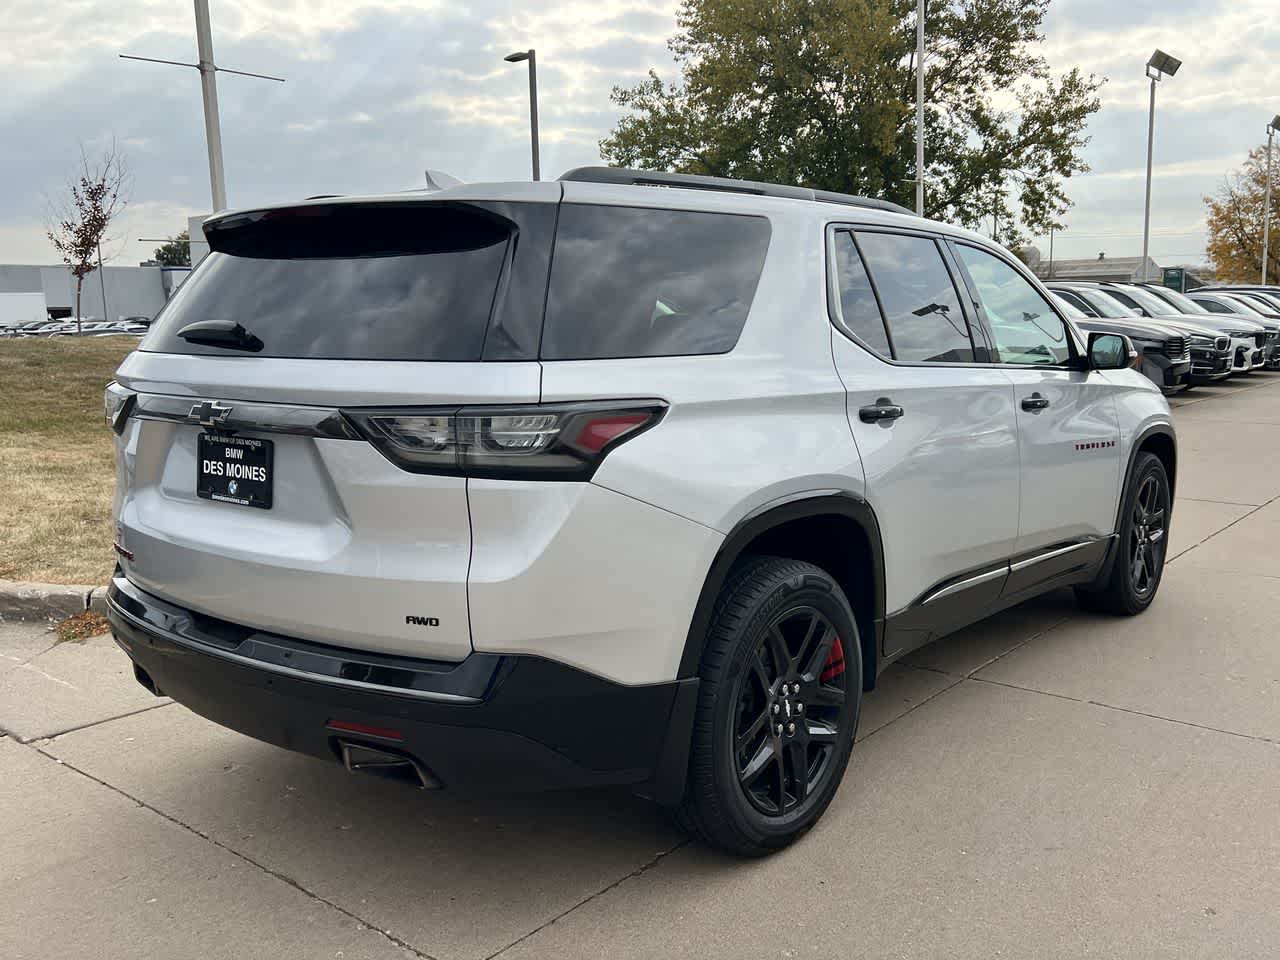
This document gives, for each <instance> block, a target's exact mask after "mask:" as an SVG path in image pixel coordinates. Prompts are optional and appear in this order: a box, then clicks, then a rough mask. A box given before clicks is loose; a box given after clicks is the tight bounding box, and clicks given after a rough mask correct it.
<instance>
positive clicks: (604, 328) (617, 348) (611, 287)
mask: <svg viewBox="0 0 1280 960" xmlns="http://www.w3.org/2000/svg"><path fill="white" fill-rule="evenodd" d="M769 234H770V228H769V221H768V220H767V219H765V218H764V217H754V216H739V215H734V214H720V213H704V212H693V211H685V210H655V209H644V208H636V207H612V206H596V205H588V204H564V205H562V206H561V208H560V220H559V224H558V226H557V229H556V243H555V252H554V254H553V256H552V261H551V282H550V287H549V290H548V294H547V310H546V318H545V321H544V324H543V334H542V356H543V358H544V359H547V360H585V359H606V358H614V357H663V356H684V355H689V354H708V353H726V352H728V351H729V350H732V349H733V347H734V345H735V344H736V343H737V342H738V337H739V335H740V334H741V333H742V327H743V325H744V324H745V323H746V320H747V313H748V311H750V309H751V301H752V299H753V298H754V296H755V292H756V284H757V283H758V282H759V280H760V271H761V270H762V269H763V267H764V259H765V254H766V253H767V252H768V249H769Z"/></svg>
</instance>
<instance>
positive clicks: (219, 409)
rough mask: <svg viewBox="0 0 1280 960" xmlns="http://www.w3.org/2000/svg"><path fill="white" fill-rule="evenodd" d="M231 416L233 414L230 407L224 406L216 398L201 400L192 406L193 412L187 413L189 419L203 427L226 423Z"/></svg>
mask: <svg viewBox="0 0 1280 960" xmlns="http://www.w3.org/2000/svg"><path fill="white" fill-rule="evenodd" d="M229 416H231V408H230V407H227V406H223V405H222V404H221V403H218V402H217V401H214V400H201V401H200V402H199V403H197V404H194V405H193V406H192V407H191V412H190V413H188V414H187V421H188V422H190V423H198V424H200V425H201V426H202V427H216V426H220V425H221V424H224V423H226V422H227V417H229Z"/></svg>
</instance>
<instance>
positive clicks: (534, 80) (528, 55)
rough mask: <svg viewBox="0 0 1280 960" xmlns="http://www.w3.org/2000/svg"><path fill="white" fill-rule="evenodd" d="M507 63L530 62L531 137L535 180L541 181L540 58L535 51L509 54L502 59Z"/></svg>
mask: <svg viewBox="0 0 1280 960" xmlns="http://www.w3.org/2000/svg"><path fill="white" fill-rule="evenodd" d="M502 59H503V60H505V61H507V63H520V62H521V61H524V60H528V61H529V137H530V139H531V140H532V142H533V179H535V180H541V179H542V172H541V170H540V169H539V166H538V57H537V54H536V53H535V52H534V51H533V50H521V51H520V52H519V53H509V54H507V55H506V56H505V57H503V58H502Z"/></svg>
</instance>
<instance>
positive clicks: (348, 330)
mask: <svg viewBox="0 0 1280 960" xmlns="http://www.w3.org/2000/svg"><path fill="white" fill-rule="evenodd" d="M209 235H210V244H211V246H212V247H213V249H214V251H215V252H213V253H211V254H210V255H209V256H208V257H206V258H205V260H204V261H202V262H201V264H200V266H199V267H198V268H197V269H196V270H195V271H194V272H193V273H192V275H191V276H190V277H189V278H188V279H187V281H186V282H185V283H183V284H182V286H181V287H179V288H178V290H177V292H176V293H175V294H174V296H173V299H172V300H170V301H169V303H168V304H167V305H166V306H165V308H164V310H163V311H162V312H161V314H160V316H159V317H158V318H157V320H156V322H155V323H154V324H153V325H152V328H151V331H150V333H149V334H148V335H147V337H146V339H145V340H144V342H143V344H142V349H144V350H153V351H158V352H162V353H197V354H210V355H216V356H228V355H235V354H237V353H242V352H243V351H240V350H237V349H229V348H227V347H220V346H215V345H211V344H202V343H192V342H190V341H189V340H186V339H184V338H182V337H180V336H178V334H179V332H180V331H181V330H182V329H183V328H184V327H186V326H187V325H188V324H190V323H192V322H194V321H203V320H217V321H226V322H229V323H238V324H241V325H242V326H243V327H244V328H245V329H246V330H247V331H249V333H251V334H253V335H254V336H255V337H257V338H258V339H259V340H261V341H262V348H261V350H258V351H255V352H254V355H256V356H267V357H308V358H325V359H343V360H479V359H480V356H481V352H482V350H483V348H484V342H485V333H486V330H487V328H488V324H489V316H490V313H491V311H492V309H493V302H494V293H495V290H496V288H497V284H498V279H499V277H500V276H501V274H502V270H503V263H504V261H505V259H506V254H507V247H508V242H509V239H510V224H509V223H508V222H506V221H503V220H500V219H498V218H496V217H491V216H488V215H482V214H480V213H478V212H473V211H472V212H469V211H466V210H461V209H458V208H453V207H445V206H444V205H440V206H438V207H433V206H431V205H428V204H416V205H404V206H401V207H385V208H377V207H355V206H352V207H343V206H340V205H334V206H332V207H323V206H321V207H299V208H294V209H292V210H285V211H268V212H265V213H263V212H260V213H256V214H252V215H243V216H239V217H233V218H230V220H229V222H227V223H225V224H223V225H220V226H218V225H211V228H210V231H209Z"/></svg>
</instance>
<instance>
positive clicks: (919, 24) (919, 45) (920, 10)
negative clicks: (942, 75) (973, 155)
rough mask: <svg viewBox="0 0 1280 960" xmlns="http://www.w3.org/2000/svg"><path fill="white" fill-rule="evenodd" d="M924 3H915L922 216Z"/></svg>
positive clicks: (920, 207) (918, 198)
mask: <svg viewBox="0 0 1280 960" xmlns="http://www.w3.org/2000/svg"><path fill="white" fill-rule="evenodd" d="M924 5H925V0H918V2H917V3H916V213H918V214H919V215H920V216H922V217H923V216H924Z"/></svg>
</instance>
